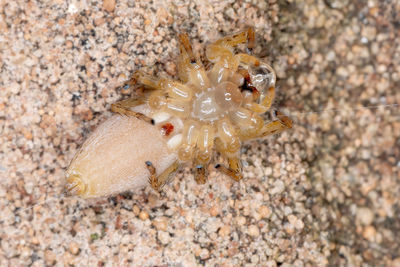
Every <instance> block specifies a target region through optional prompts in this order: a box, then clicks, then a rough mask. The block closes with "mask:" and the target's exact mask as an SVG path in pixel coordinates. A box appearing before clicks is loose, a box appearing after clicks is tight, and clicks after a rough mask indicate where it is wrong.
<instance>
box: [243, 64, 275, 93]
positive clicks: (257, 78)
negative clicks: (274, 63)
mask: <svg viewBox="0 0 400 267" xmlns="http://www.w3.org/2000/svg"><path fill="white" fill-rule="evenodd" d="M248 70H249V75H250V78H251V83H252V84H253V85H254V86H255V87H256V88H257V89H258V90H260V91H261V93H263V91H264V90H268V89H269V88H270V87H275V84H276V74H275V71H274V69H273V68H272V67H271V66H270V65H268V64H267V63H265V62H260V65H259V66H250V67H249V68H248Z"/></svg>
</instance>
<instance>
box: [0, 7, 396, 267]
mask: <svg viewBox="0 0 400 267" xmlns="http://www.w3.org/2000/svg"><path fill="white" fill-rule="evenodd" d="M399 14H400V4H399V2H398V1H395V0H392V1H378V0H375V1H374V0H369V1H364V0H354V1H349V0H343V1H337V0H325V1H322V0H313V1H310V0H307V1H295V0H287V1H280V0H278V1H276V0H270V1H266V2H264V1H256V0H253V1H251V0H248V1H236V2H235V1H229V0H226V1H216V0H214V1H201V0H197V1H196V0H195V1H190V2H189V1H157V0H155V1H150V2H148V1H129V2H127V1H116V3H115V1H114V0H105V1H104V2H101V1H93V2H89V1H85V0H81V1H79V0H69V1H61V0H58V1H7V3H6V1H1V3H0V15H1V16H0V56H1V60H0V69H1V71H0V133H1V134H0V146H1V148H0V177H1V180H0V214H1V217H0V265H1V266H28V265H29V266H43V265H54V264H55V265H57V266H63V265H66V266H126V265H133V266H196V265H206V266H278V265H285V266H287V265H288V264H293V265H295V266H311V265H313V266H315V265H319V266H325V265H334V266H338V265H341V266H367V265H378V266H379V265H380V266H383V265H387V266H400V242H399V240H400V234H399V231H400V218H399V214H400V201H399V198H400V178H399V177H400V175H399V173H400V141H399V136H400V108H399V104H400V90H399V86H400V24H399V21H400V16H399ZM247 25H252V26H254V27H255V29H256V33H257V41H258V45H257V48H256V49H255V52H256V54H259V55H261V56H265V57H266V58H265V60H266V61H267V62H270V63H271V64H272V65H273V66H274V68H275V69H276V71H277V74H278V78H279V80H278V85H279V91H278V97H277V101H276V103H275V106H276V107H279V108H280V109H281V110H282V111H284V112H285V113H286V114H289V115H290V116H291V117H292V118H293V120H294V123H295V125H294V128H293V129H292V130H291V131H288V132H285V133H283V134H281V135H279V136H274V137H271V138H268V139H266V140H262V141H256V142H252V143H250V144H248V145H246V146H244V147H243V155H242V159H243V161H244V162H245V165H246V167H245V171H244V174H245V178H244V179H243V180H242V181H241V182H240V183H234V182H233V181H231V180H230V179H229V178H227V177H225V176H223V175H221V174H219V173H216V172H212V173H211V175H210V177H209V182H208V183H207V184H206V185H203V186H201V185H197V184H196V183H195V182H194V179H193V176H192V174H190V173H189V171H188V170H183V171H182V172H180V173H179V174H178V175H177V177H176V178H175V179H174V180H173V181H172V183H171V184H169V185H168V186H166V190H165V192H164V193H163V194H162V195H157V194H156V193H154V192H153V191H152V190H150V189H149V188H146V189H143V190H139V191H138V192H128V193H127V194H124V195H120V196H117V197H113V198H108V199H102V200H97V201H85V200H82V199H79V198H65V197H63V196H62V195H61V192H62V187H63V183H64V170H65V168H66V167H67V166H68V164H69V161H70V160H71V159H72V157H73V155H74V154H75V152H76V151H77V148H78V147H79V145H80V144H82V142H83V140H84V139H85V138H86V137H87V136H88V134H89V133H90V132H91V131H93V129H94V128H95V127H96V126H97V125H98V124H99V123H100V122H101V121H104V120H105V119H106V118H107V117H109V116H110V115H111V114H110V112H109V108H110V104H111V103H113V102H115V101H117V100H120V99H122V98H124V97H127V96H128V95H129V92H126V91H124V90H120V89H116V88H118V86H119V85H121V84H122V83H123V82H124V81H125V80H127V79H128V78H129V76H130V75H131V74H132V73H133V72H134V71H135V70H138V69H145V70H146V71H148V72H149V73H151V72H158V73H161V74H162V75H172V76H173V75H175V74H176V68H175V67H176V66H175V64H174V58H176V55H177V53H178V47H177V33H178V32H181V31H187V32H188V34H189V35H190V38H191V39H192V40H193V46H194V48H195V49H197V50H199V49H201V48H202V47H203V44H204V43H209V42H210V41H213V40H215V39H217V38H218V37H221V36H224V35H226V34H231V33H234V32H237V31H239V30H241V29H244V28H245V27H246V26H247Z"/></svg>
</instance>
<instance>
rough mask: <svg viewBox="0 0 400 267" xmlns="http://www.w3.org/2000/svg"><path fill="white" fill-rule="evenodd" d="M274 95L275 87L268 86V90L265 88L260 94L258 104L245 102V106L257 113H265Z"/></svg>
mask: <svg viewBox="0 0 400 267" xmlns="http://www.w3.org/2000/svg"><path fill="white" fill-rule="evenodd" d="M274 97H275V87H270V88H268V90H266V93H265V94H263V95H261V96H260V99H261V101H260V103H259V104H258V103H255V102H250V103H247V104H246V107H248V108H249V109H250V110H252V111H254V112H256V113H259V114H262V113H265V112H267V111H268V110H269V109H270V108H271V105H272V102H273V101H274Z"/></svg>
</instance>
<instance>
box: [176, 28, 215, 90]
mask: <svg viewBox="0 0 400 267" xmlns="http://www.w3.org/2000/svg"><path fill="white" fill-rule="evenodd" d="M179 42H180V56H179V57H178V62H177V68H178V75H179V79H180V80H181V81H182V82H183V83H187V82H188V81H190V82H191V83H192V84H193V85H195V86H196V87H198V88H201V87H207V88H208V86H209V80H208V76H207V73H206V70H205V69H204V66H203V64H202V63H201V61H200V60H198V58H196V56H195V55H194V53H193V49H192V46H191V44H190V42H189V37H188V35H187V34H186V33H182V34H179Z"/></svg>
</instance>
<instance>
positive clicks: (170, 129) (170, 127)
mask: <svg viewBox="0 0 400 267" xmlns="http://www.w3.org/2000/svg"><path fill="white" fill-rule="evenodd" d="M161 129H162V132H163V134H164V135H165V136H168V135H170V134H171V133H172V132H173V131H174V125H172V123H169V122H167V123H166V124H164V125H163V126H161Z"/></svg>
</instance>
